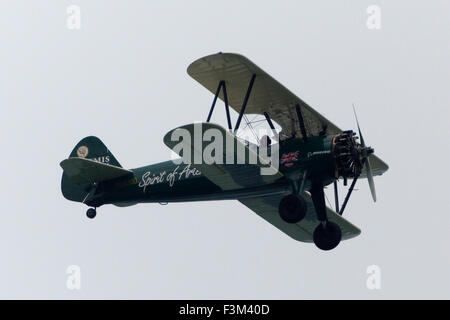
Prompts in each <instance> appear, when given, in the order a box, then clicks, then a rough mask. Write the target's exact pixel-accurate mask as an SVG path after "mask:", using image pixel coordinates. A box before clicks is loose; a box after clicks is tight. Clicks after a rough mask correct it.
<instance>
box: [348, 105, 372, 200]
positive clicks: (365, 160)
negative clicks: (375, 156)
mask: <svg viewBox="0 0 450 320" xmlns="http://www.w3.org/2000/svg"><path fill="white" fill-rule="evenodd" d="M353 113H354V114H355V119H356V125H357V126H358V131H359V138H360V141H361V156H362V161H363V163H364V164H365V165H366V174H367V181H368V182H369V187H370V193H371V194H372V199H373V202H376V201H377V193H376V191H375V183H374V181H373V174H372V167H371V166H370V160H369V155H370V154H371V153H373V149H372V148H371V147H366V144H365V142H364V138H363V135H362V133H361V129H360V127H359V122H358V116H357V115H356V110H355V105H354V104H353Z"/></svg>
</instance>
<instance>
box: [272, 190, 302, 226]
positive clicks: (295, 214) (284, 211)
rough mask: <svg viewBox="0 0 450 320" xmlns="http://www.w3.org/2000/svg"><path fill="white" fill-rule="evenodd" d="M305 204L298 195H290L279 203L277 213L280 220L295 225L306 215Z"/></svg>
mask: <svg viewBox="0 0 450 320" xmlns="http://www.w3.org/2000/svg"><path fill="white" fill-rule="evenodd" d="M306 209H307V207H306V202H305V200H304V199H303V198H302V197H300V196H299V195H295V194H290V195H287V196H285V197H283V199H281V201H280V205H279V206H278V212H279V213H280V217H281V219H283V220H284V221H286V222H287V223H297V222H299V221H301V220H302V219H303V218H304V217H305V215H306Z"/></svg>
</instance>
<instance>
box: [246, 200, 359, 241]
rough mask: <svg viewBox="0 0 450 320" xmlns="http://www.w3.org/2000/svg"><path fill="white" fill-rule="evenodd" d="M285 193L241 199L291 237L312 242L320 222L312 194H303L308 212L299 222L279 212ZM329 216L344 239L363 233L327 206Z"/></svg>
mask: <svg viewBox="0 0 450 320" xmlns="http://www.w3.org/2000/svg"><path fill="white" fill-rule="evenodd" d="M283 196H284V195H283V194H281V195H272V196H265V197H257V198H248V199H239V201H240V202H241V203H243V204H244V205H246V206H247V207H248V208H249V209H250V210H253V211H254V212H255V213H256V214H258V215H259V216H260V217H261V218H263V219H265V220H266V221H267V222H269V223H270V224H272V225H274V226H275V227H277V228H278V229H280V230H281V231H283V232H284V233H286V234H287V235H288V236H290V237H291V238H293V239H295V240H298V241H302V242H312V241H313V233H314V229H315V228H316V227H317V225H318V224H319V221H318V220H317V215H316V212H315V209H314V205H313V203H312V199H311V196H310V195H309V194H308V193H306V192H305V193H304V194H303V198H304V199H305V200H306V203H307V207H308V210H307V213H306V216H305V218H304V219H303V220H302V221H300V222H299V223H287V222H284V221H283V220H282V219H281V217H280V215H279V214H278V204H279V203H280V200H281V198H282V197H283ZM327 218H328V220H330V221H333V222H335V223H337V224H338V225H339V227H340V228H341V231H342V240H347V239H350V238H353V237H356V236H357V235H359V234H360V233H361V230H359V229H358V228H357V227H356V226H354V225H353V224H351V223H350V222H349V221H347V220H345V219H344V218H343V217H342V216H340V215H339V214H337V213H336V212H334V211H333V210H331V209H330V208H328V207H327Z"/></svg>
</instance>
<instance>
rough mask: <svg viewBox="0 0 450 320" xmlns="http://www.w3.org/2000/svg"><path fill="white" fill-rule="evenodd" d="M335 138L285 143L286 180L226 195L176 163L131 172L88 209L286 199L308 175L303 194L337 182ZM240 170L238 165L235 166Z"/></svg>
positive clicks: (192, 168) (282, 166)
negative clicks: (316, 186) (294, 183)
mask: <svg viewBox="0 0 450 320" xmlns="http://www.w3.org/2000/svg"><path fill="white" fill-rule="evenodd" d="M332 149H333V137H332V136H318V137H309V138H308V140H306V141H304V140H303V139H299V138H291V139H287V140H284V141H282V142H281V144H280V148H279V164H278V165H279V171H280V172H281V173H282V174H283V177H282V178H280V179H278V180H276V181H275V182H271V183H266V184H261V185H259V186H258V187H247V186H245V185H240V186H238V187H236V188H235V189H232V190H226V191H224V190H222V189H221V188H220V187H219V186H217V185H216V184H215V183H214V182H212V181H211V180H209V179H208V178H207V177H206V176H205V175H204V174H203V173H202V172H201V168H199V166H197V167H196V165H194V164H186V163H181V164H176V163H174V162H173V161H172V160H170V161H165V162H160V163H156V164H152V165H148V166H144V167H140V168H136V169H132V170H131V171H132V172H133V175H132V176H129V177H125V178H122V179H118V180H113V181H108V182H103V183H101V184H100V185H99V186H98V189H97V192H96V196H95V197H94V198H93V199H92V200H90V201H89V202H88V203H87V204H88V205H91V206H96V207H98V206H100V205H102V204H109V203H112V204H116V205H119V206H127V205H133V204H136V203H145V202H160V203H165V202H180V201H202V200H227V199H241V198H246V197H258V196H264V195H272V194H282V193H286V192H291V191H292V181H296V180H299V179H301V177H302V176H303V175H304V174H306V175H307V179H305V184H304V189H305V190H308V189H309V188H310V185H311V181H312V180H314V179H319V180H320V181H321V182H322V183H323V184H324V185H327V184H329V183H331V182H332V181H333V179H334V177H335V165H334V158H333V152H332V151H333V150H332ZM236 165H239V164H236Z"/></svg>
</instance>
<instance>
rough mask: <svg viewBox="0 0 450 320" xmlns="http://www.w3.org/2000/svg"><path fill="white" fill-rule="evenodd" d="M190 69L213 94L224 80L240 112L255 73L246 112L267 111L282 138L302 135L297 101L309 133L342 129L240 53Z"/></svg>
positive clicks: (382, 166) (380, 165) (374, 160)
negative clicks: (296, 108) (275, 123)
mask: <svg viewBox="0 0 450 320" xmlns="http://www.w3.org/2000/svg"><path fill="white" fill-rule="evenodd" d="M187 72H188V74H189V75H190V76H191V77H192V78H194V79H195V80H197V81H198V82H199V83H200V84H201V85H203V86H204V87H205V88H207V89H208V90H209V91H211V93H213V94H215V93H216V90H217V87H218V85H219V82H220V81H222V80H223V81H225V84H226V87H227V96H228V103H229V105H230V106H231V107H232V108H233V109H234V110H236V111H237V112H239V111H240V110H241V108H242V104H243V102H244V97H245V94H246V92H247V88H248V85H249V83H250V80H251V78H252V76H253V74H254V75H256V77H255V81H254V84H253V88H252V91H251V94H250V98H249V100H248V102H247V107H246V109H245V112H246V113H249V114H263V113H264V112H267V113H268V114H269V115H270V118H271V119H272V120H274V121H275V122H277V123H278V124H279V125H280V126H281V128H282V131H281V132H280V139H281V140H283V139H284V138H286V137H291V136H293V135H297V136H300V135H301V131H300V125H299V121H298V118H297V115H296V110H295V106H296V105H297V104H298V105H299V106H300V108H301V111H302V116H303V120H304V123H305V127H306V132H307V134H308V136H310V135H313V136H317V135H319V133H321V132H325V133H326V134H328V135H334V134H339V133H341V132H342V130H341V129H339V128H338V127H337V126H336V125H335V124H333V123H332V122H331V121H329V120H328V119H326V118H325V117H324V116H322V115H321V114H320V113H319V112H317V111H316V110H314V109H313V108H311V107H310V106H309V105H308V104H307V103H306V102H304V101H303V100H301V99H300V98H299V97H297V96H296V95H295V94H293V93H292V92H291V91H289V90H288V89H287V88H286V87H284V86H283V85H282V84H281V83H279V82H278V81H277V80H275V79H274V78H272V77H271V76H270V75H269V74H268V73H266V72H265V71H264V70H262V69H260V68H259V67H258V66H257V65H255V64H254V63H253V62H251V61H250V60H249V59H247V58H246V57H244V56H242V55H240V54H234V53H218V54H213V55H209V56H206V57H203V58H200V59H198V60H196V61H194V62H193V63H191V64H190V65H189V67H188V69H187ZM219 98H220V99H222V100H223V90H221V91H220V93H219ZM324 130H325V131H324ZM370 160H371V165H372V167H373V170H372V171H373V174H374V175H380V174H382V173H383V172H385V171H386V170H387V169H388V166H387V164H386V163H384V162H383V161H382V160H381V159H379V158H378V157H376V156H375V155H371V156H370ZM362 177H364V175H362Z"/></svg>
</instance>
